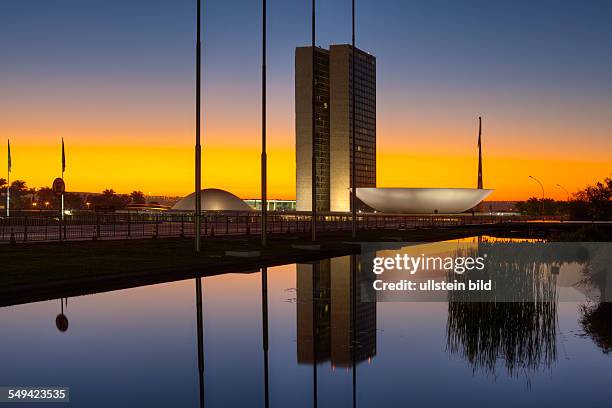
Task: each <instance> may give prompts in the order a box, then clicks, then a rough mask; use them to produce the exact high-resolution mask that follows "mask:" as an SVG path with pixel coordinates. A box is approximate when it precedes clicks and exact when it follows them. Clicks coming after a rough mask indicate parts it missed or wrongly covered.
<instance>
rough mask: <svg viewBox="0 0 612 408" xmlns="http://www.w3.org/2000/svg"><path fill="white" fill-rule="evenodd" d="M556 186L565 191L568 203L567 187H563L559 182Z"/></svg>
mask: <svg viewBox="0 0 612 408" xmlns="http://www.w3.org/2000/svg"><path fill="white" fill-rule="evenodd" d="M557 187H559V188H561V189H562V190H563V191H565V194H567V202H568V203H569V200H570V198H569V196H570V194H569V191H567V189H566V188H565V187H563V186H562V185H561V184H557Z"/></svg>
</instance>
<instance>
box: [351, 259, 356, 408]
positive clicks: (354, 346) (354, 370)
mask: <svg viewBox="0 0 612 408" xmlns="http://www.w3.org/2000/svg"><path fill="white" fill-rule="evenodd" d="M351 275H352V281H353V285H352V287H351V290H352V293H351V295H352V298H353V299H352V308H353V336H352V337H353V338H352V343H353V344H352V345H351V347H352V350H351V351H352V353H351V354H352V357H353V407H356V406H357V361H356V359H357V256H356V255H351Z"/></svg>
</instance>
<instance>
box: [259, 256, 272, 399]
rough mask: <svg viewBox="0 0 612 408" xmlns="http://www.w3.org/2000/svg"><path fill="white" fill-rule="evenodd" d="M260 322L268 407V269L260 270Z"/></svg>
mask: <svg viewBox="0 0 612 408" xmlns="http://www.w3.org/2000/svg"><path fill="white" fill-rule="evenodd" d="M261 315H262V316H261V321H262V330H263V332H262V337H263V341H262V344H263V352H264V406H265V407H266V408H268V407H269V406H270V392H269V383H268V371H269V369H268V268H265V267H264V268H261Z"/></svg>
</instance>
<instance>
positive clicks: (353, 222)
mask: <svg viewBox="0 0 612 408" xmlns="http://www.w3.org/2000/svg"><path fill="white" fill-rule="evenodd" d="M352 31H353V32H352V37H351V42H352V51H351V65H352V69H351V84H352V85H351V86H352V89H351V121H352V123H351V187H352V188H351V236H352V237H353V238H355V237H357V174H356V173H357V163H356V161H357V160H356V159H357V158H356V157H355V152H356V150H357V147H356V146H355V144H356V140H355V89H356V86H355V52H356V51H355V0H353V1H352Z"/></svg>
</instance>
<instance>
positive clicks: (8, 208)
mask: <svg viewBox="0 0 612 408" xmlns="http://www.w3.org/2000/svg"><path fill="white" fill-rule="evenodd" d="M7 144H8V162H7V168H8V174H7V176H6V216H7V217H10V215H11V141H10V140H7Z"/></svg>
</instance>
